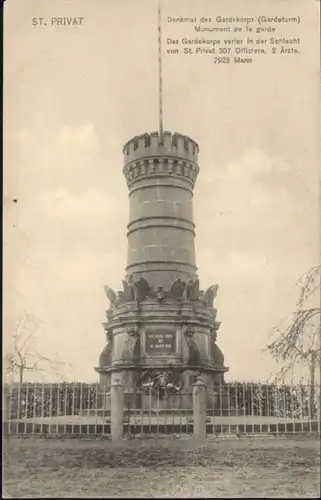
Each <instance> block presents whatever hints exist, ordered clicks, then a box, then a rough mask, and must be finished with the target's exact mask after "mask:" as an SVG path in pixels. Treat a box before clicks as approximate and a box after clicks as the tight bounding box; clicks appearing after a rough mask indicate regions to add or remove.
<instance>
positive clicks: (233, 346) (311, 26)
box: [4, 0, 320, 381]
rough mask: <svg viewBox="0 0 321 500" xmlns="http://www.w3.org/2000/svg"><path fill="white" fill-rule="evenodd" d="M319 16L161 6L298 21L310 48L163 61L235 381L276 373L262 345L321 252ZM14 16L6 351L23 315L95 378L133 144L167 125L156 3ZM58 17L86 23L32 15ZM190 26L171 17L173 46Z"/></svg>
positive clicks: (265, 6)
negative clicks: (191, 164) (187, 151)
mask: <svg viewBox="0 0 321 500" xmlns="http://www.w3.org/2000/svg"><path fill="white" fill-rule="evenodd" d="M318 9H319V2H317V1H315V0H304V1H303V0H300V1H298V0H291V1H290V0H273V1H271V0H269V1H263V0H261V1H259V2H258V1H257V0H246V1H245V0H244V1H240V0H233V1H232V0H229V1H226V0H224V1H223V0H222V1H219V0H216V1H215V2H214V1H211V0H184V1H183V0H163V17H164V21H166V17H167V16H173V17H174V16H208V17H215V16H216V15H223V16H229V15H242V16H243V15H250V16H251V15H253V16H256V15H263V14H266V15H269V16H275V15H277V14H278V15H286V16H298V15H300V16H301V23H300V24H299V25H298V26H297V25H282V26H281V27H280V26H278V30H279V32H278V33H279V35H280V36H286V37H293V36H296V37H298V36H300V37H301V46H300V50H301V54H300V55H299V56H295V55H286V56H283V57H281V56H272V55H267V56H264V57H261V58H259V59H256V60H255V62H253V64H252V65H234V64H229V65H223V64H222V65H214V64H213V63H212V62H211V58H209V57H208V56H204V57H188V56H183V55H182V56H180V55H178V56H177V55H167V54H166V50H165V49H166V46H165V43H164V62H163V65H164V121H165V124H164V125H165V129H167V130H171V131H177V132H180V133H183V134H187V135H189V136H190V137H192V138H193V139H194V140H196V141H197V142H198V143H199V146H200V155H199V164H200V174H199V177H198V180H197V183H196V187H195V197H194V216H195V223H196V256H197V265H198V268H199V276H200V282H201V288H202V289H204V288H207V287H208V286H210V285H212V284H215V283H218V284H219V286H220V288H219V295H218V298H217V302H216V304H217V308H218V318H217V319H218V320H220V321H222V325H221V328H220V330H219V334H218V344H219V346H220V347H221V349H222V350H223V352H224V354H225V361H226V365H227V366H229V367H230V372H229V375H228V378H229V379H232V380H235V379H238V380H262V379H264V378H265V377H266V376H267V375H268V374H269V373H270V371H271V370H274V368H275V366H274V364H273V362H272V361H271V360H270V359H269V358H266V357H264V356H263V354H262V353H261V349H262V348H263V347H264V345H265V344H266V343H267V342H268V335H269V331H270V330H271V328H272V327H273V326H274V325H275V324H277V323H278V322H279V321H280V320H282V319H283V317H285V316H287V315H288V314H290V313H291V312H292V310H293V308H294V306H295V302H296V299H297V293H298V290H297V289H296V288H295V283H296V281H297V279H298V278H299V277H300V275H302V274H303V273H304V272H305V271H307V270H308V269H309V268H310V267H311V266H313V265H315V264H317V263H318V262H319V207H318V193H319V184H318V180H319V161H320V151H319V149H318V148H319V146H318V141H319V139H320V137H318V135H317V128H318V127H317V120H318V116H320V108H319V95H318V92H319V79H318V77H319V42H318V37H319V31H318V29H319V28H318V24H319V15H318ZM4 11H5V47H4V56H5V73H4V92H5V93H4V97H5V102H4V108H5V172H4V177H5V187H4V216H5V234H4V238H5V275H4V278H5V282H4V283H5V345H7V346H9V344H10V338H11V336H12V331H13V329H14V327H15V324H16V322H17V320H18V319H19V318H20V317H21V315H23V314H24V312H26V313H28V314H31V315H33V316H35V317H36V318H37V319H38V320H39V321H40V322H41V328H39V331H38V336H37V347H38V349H39V350H40V351H41V352H43V353H44V354H45V355H48V356H49V355H50V356H51V355H55V356H58V358H59V359H60V360H61V361H68V362H69V363H71V364H72V365H73V367H74V373H73V375H72V377H73V378H74V379H76V380H83V381H91V380H96V379H97V374H96V373H95V372H94V366H97V364H98V357H99V354H100V352H101V350H102V348H103V347H104V345H105V335H104V330H103V327H102V326H101V322H102V321H103V320H104V311H105V309H106V308H107V307H108V300H107V298H106V297H105V294H104V289H103V287H104V285H105V284H108V285H109V286H111V287H112V288H114V289H116V290H118V289H119V288H120V283H121V280H122V279H123V277H124V274H125V271H124V270H125V266H126V250H127V241H126V224H127V222H128V197H127V186H126V183H125V179H124V177H123V174H122V167H123V158H122V146H123V144H124V143H125V142H126V141H127V140H128V139H130V138H131V137H133V136H134V135H136V134H139V133H144V132H146V131H147V132H150V131H153V130H156V129H157V126H158V118H157V104H158V100H157V99H158V97H157V76H158V74H157V3H156V0H155V1H154V0H117V1H116V0H90V2H89V1H88V0H72V1H71V0H70V1H66V0H55V1H54V2H53V1H49V0H38V1H37V0H23V1H21V0H7V2H6V4H5V8H4ZM51 16H60V17H68V16H76V17H83V18H84V21H83V23H82V26H78V27H56V28H55V27H50V26H47V27H37V28H36V27H33V26H32V18H33V17H44V18H48V19H50V17H51ZM181 36H188V37H194V34H193V31H192V28H191V27H190V26H186V25H185V26H181V25H178V24H175V26H174V25H172V24H171V25H169V24H168V23H166V22H164V26H163V40H164V42H165V40H166V38H167V37H178V38H179V37H181ZM255 36H256V35H255ZM268 36H269V35H268ZM217 37H218V35H215V38H217ZM220 37H221V38H222V35H220ZM14 199H16V200H17V203H15V202H14V201H13V200H14Z"/></svg>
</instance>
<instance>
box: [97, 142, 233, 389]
mask: <svg viewBox="0 0 321 500" xmlns="http://www.w3.org/2000/svg"><path fill="white" fill-rule="evenodd" d="M123 152H124V169H123V172H124V175H125V178H126V181H127V185H128V189H129V200H130V220H129V223H128V225H127V238H128V255H127V267H126V270H125V272H126V274H125V277H124V280H123V281H122V288H123V289H122V290H121V291H119V292H118V293H115V292H114V291H113V290H112V289H111V288H109V287H108V286H106V287H105V291H106V294H107V297H108V299H109V301H110V306H109V309H108V310H107V312H106V315H107V321H106V322H105V323H104V329H105V332H106V337H107V345H106V347H105V348H104V350H103V352H102V353H101V355H100V358H99V367H97V368H96V370H97V371H98V372H99V375H100V383H101V385H102V386H105V387H106V386H110V384H111V383H114V382H118V383H121V384H123V386H124V391H125V393H126V391H127V392H128V393H131V392H133V391H134V390H137V389H139V388H141V387H143V386H144V385H145V386H146V385H148V384H149V385H158V386H160V385H163V386H164V384H165V386H168V387H171V388H173V390H180V391H185V392H190V391H191V389H192V384H193V383H194V382H195V381H196V379H197V377H198V376H201V378H202V380H203V381H204V383H205V384H206V385H207V386H213V385H216V384H221V383H222V382H223V381H224V378H223V377H224V373H225V372H226V371H227V370H228V368H226V367H225V366H224V356H223V354H222V352H221V350H220V349H219V347H218V346H217V331H218V328H219V326H220V323H219V322H218V321H216V315H217V310H216V309H215V307H214V301H215V297H216V294H217V290H218V286H217V285H213V286H210V287H209V288H208V289H207V290H206V291H201V290H200V286H199V279H198V275H197V267H196V259H195V246H194V238H195V224H194V222H193V188H194V185H195V181H196V179H197V175H198V173H199V166H198V152H199V147H198V145H197V144H196V142H195V141H193V140H192V139H190V138H189V137H187V136H184V135H181V134H178V133H175V134H173V133H171V132H164V133H163V137H162V140H160V135H159V133H158V132H153V133H151V134H144V135H140V136H137V137H134V138H133V139H131V140H130V141H128V142H127V143H126V144H125V146H124V148H123ZM161 382H162V384H161Z"/></svg>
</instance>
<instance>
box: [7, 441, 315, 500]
mask: <svg viewBox="0 0 321 500" xmlns="http://www.w3.org/2000/svg"><path fill="white" fill-rule="evenodd" d="M319 469H320V448H319V443H318V441H317V440H316V438H311V439H304V440H302V439H297V440H294V439H271V438H270V439H262V438H256V439H246V438H244V439H228V440H224V439H221V440H220V439H218V440H214V441H208V442H206V443H205V444H203V445H198V446H195V444H194V442H193V440H185V441H184V440H170V439H165V440H158V441H156V440H141V441H140V440H133V441H125V442H122V443H120V444H117V445H116V444H113V443H111V442H110V441H102V440H95V441H89V440H64V441H60V440H57V441H56V440H40V439H24V440H18V439H12V438H11V439H10V440H5V443H4V485H5V491H6V493H7V494H8V495H10V496H12V497H16V498H31V497H33V498H39V497H64V498H66V497H71V496H76V497H100V498H113V497H120V496H121V497H126V496H135V497H174V498H178V497H190V498H191V497H204V496H205V497H215V496H219V497H231V496H241V497H249V496H250V497H254V496H255V497H280V496H281V497H293V498H294V497H301V498H302V497H303V498H316V497H317V496H318V493H319V492H320V475H319Z"/></svg>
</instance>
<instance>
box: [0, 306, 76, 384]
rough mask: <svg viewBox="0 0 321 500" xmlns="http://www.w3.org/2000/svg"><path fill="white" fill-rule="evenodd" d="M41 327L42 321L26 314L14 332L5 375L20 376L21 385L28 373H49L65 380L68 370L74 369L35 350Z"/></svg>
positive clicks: (5, 362) (5, 359) (6, 359)
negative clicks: (37, 335) (37, 333)
mask: <svg viewBox="0 0 321 500" xmlns="http://www.w3.org/2000/svg"><path fill="white" fill-rule="evenodd" d="M39 326H40V321H38V320H37V319H36V318H35V317H34V316H32V315H30V314H24V315H23V316H22V317H21V318H20V319H19V321H18V323H17V325H16V328H15V330H14V332H13V345H12V349H11V351H10V352H8V353H7V354H6V355H5V357H4V372H5V375H9V374H12V375H13V376H14V375H15V374H18V376H19V383H20V384H22V383H23V382H24V381H25V374H26V372H33V373H40V374H42V373H49V374H51V375H54V376H56V377H58V378H59V379H64V378H65V376H66V368H67V367H69V368H72V367H71V365H69V364H67V363H64V362H61V361H58V360H55V359H52V358H49V357H47V356H44V355H43V354H41V353H40V352H39V351H38V350H37V349H36V348H35V346H34V345H33V344H34V342H33V341H34V340H35V337H36V332H37V331H38V329H39Z"/></svg>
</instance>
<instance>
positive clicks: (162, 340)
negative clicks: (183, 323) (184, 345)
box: [146, 331, 176, 355]
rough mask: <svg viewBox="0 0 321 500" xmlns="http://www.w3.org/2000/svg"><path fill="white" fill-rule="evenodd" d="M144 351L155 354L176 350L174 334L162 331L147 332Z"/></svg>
mask: <svg viewBox="0 0 321 500" xmlns="http://www.w3.org/2000/svg"><path fill="white" fill-rule="evenodd" d="M146 352H147V353H148V354H156V355H157V354H167V353H169V354H170V353H174V352H176V334H175V333H174V332H164V331H156V332H147V333H146Z"/></svg>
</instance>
